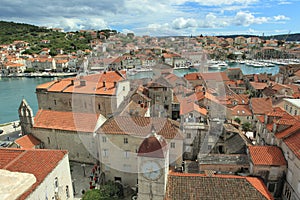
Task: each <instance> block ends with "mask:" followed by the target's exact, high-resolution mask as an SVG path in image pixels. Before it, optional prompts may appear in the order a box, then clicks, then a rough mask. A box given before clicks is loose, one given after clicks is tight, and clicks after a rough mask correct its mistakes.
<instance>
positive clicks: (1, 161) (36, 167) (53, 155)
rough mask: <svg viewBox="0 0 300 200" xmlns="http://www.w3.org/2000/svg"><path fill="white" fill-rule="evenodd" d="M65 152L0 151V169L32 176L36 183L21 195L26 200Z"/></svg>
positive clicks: (42, 150) (41, 150)
mask: <svg viewBox="0 0 300 200" xmlns="http://www.w3.org/2000/svg"><path fill="white" fill-rule="evenodd" d="M66 154H67V151H61V150H45V149H32V150H29V149H27V150H23V149H0V169H6V170H9V171H12V172H23V173H30V174H33V175H34V176H35V178H36V182H35V183H34V184H33V185H32V186H31V188H30V189H29V190H28V191H26V192H25V193H23V194H22V195H21V197H20V198H19V199H20V200H23V199H26V198H27V197H28V195H30V194H31V193H32V192H33V191H34V190H35V189H36V188H37V187H38V186H39V185H40V184H41V183H42V182H43V181H44V179H45V178H46V177H47V176H48V174H50V173H51V172H52V171H53V170H54V168H55V167H56V166H57V165H58V163H59V162H60V161H61V160H62V159H63V158H64V157H65V155H66Z"/></svg>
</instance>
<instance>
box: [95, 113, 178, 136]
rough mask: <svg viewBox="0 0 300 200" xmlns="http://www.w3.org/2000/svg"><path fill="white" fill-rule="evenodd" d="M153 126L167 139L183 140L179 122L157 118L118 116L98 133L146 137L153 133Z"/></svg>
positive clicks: (109, 120)
mask: <svg viewBox="0 0 300 200" xmlns="http://www.w3.org/2000/svg"><path fill="white" fill-rule="evenodd" d="M152 125H153V126H154V128H155V130H156V132H157V134H158V135H162V136H163V137H164V138H165V139H173V138H177V139H182V135H181V132H180V130H179V123H178V122H176V121H173V120H170V119H167V118H157V117H155V118H150V117H136V116H129V117H128V116H116V117H114V118H110V119H108V120H107V121H106V122H105V123H104V124H103V125H102V126H101V127H100V128H99V129H98V130H97V133H100V134H116V135H117V134H119V135H125V134H128V135H137V136H142V137H146V136H147V135H148V134H149V133H150V132H151V128H152Z"/></svg>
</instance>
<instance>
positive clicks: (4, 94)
mask: <svg viewBox="0 0 300 200" xmlns="http://www.w3.org/2000/svg"><path fill="white" fill-rule="evenodd" d="M51 80H53V78H25V77H23V78H3V77H0V95H1V96H0V124H3V123H6V122H10V121H15V120H18V119H19V117H18V108H19V106H20V103H21V101H22V99H23V98H25V99H26V101H27V102H28V104H29V106H30V107H31V108H32V110H33V112H34V114H35V113H36V112H37V108H38V104H37V99H36V95H35V88H36V86H37V85H39V84H42V83H45V82H49V81H51Z"/></svg>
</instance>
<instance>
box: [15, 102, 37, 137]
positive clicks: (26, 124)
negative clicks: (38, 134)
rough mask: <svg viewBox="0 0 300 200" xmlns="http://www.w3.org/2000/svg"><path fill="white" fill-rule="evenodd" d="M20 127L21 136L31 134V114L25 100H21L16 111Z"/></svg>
mask: <svg viewBox="0 0 300 200" xmlns="http://www.w3.org/2000/svg"><path fill="white" fill-rule="evenodd" d="M18 113H19V119H20V125H21V130H22V134H23V135H27V134H29V133H31V130H32V127H33V123H34V122H33V112H32V109H31V108H30V106H29V105H28V103H27V101H26V100H25V99H22V101H21V104H20V106H19V109H18Z"/></svg>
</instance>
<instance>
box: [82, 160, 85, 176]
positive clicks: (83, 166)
mask: <svg viewBox="0 0 300 200" xmlns="http://www.w3.org/2000/svg"><path fill="white" fill-rule="evenodd" d="M81 167H82V169H83V176H84V177H85V164H84V163H83V164H82V165H81Z"/></svg>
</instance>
